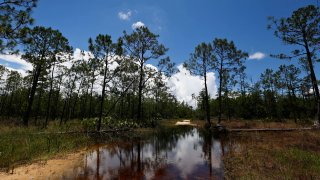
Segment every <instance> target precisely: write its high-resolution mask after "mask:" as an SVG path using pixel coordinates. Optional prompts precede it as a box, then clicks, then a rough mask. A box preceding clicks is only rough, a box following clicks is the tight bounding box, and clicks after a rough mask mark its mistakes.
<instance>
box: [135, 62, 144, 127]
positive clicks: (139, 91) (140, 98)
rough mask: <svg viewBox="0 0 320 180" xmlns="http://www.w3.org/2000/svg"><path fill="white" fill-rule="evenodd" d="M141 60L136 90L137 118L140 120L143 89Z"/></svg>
mask: <svg viewBox="0 0 320 180" xmlns="http://www.w3.org/2000/svg"><path fill="white" fill-rule="evenodd" d="M143 73H144V71H143V62H142V63H140V79H139V90H138V98H139V100H138V115H137V119H138V120H139V121H140V122H141V121H142V115H141V111H142V89H143V75H144V74H143Z"/></svg>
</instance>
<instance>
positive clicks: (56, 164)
mask: <svg viewBox="0 0 320 180" xmlns="http://www.w3.org/2000/svg"><path fill="white" fill-rule="evenodd" d="M84 153H85V151H80V152H76V153H73V154H69V155H66V156H64V157H63V158H56V159H51V160H47V161H46V162H37V163H33V164H30V165H25V166H20V167H17V168H15V169H14V171H13V174H9V173H4V172H1V173H0V179H1V180H15V179H17V180H20V179H28V180H30V179H61V178H62V173H65V172H68V170H70V171H72V170H73V169H74V167H76V166H77V165H79V164H80V163H82V161H83V158H82V157H83V155H84Z"/></svg>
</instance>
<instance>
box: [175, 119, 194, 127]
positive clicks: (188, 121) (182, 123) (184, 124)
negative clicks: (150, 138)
mask: <svg viewBox="0 0 320 180" xmlns="http://www.w3.org/2000/svg"><path fill="white" fill-rule="evenodd" d="M175 125H176V126H197V125H196V124H192V123H191V121H190V120H183V121H178V122H176V124H175Z"/></svg>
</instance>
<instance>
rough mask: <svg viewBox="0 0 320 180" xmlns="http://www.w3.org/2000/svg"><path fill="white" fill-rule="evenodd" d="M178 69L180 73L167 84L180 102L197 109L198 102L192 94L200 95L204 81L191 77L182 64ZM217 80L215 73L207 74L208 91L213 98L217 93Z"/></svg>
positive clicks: (197, 77) (198, 77)
mask: <svg viewBox="0 0 320 180" xmlns="http://www.w3.org/2000/svg"><path fill="white" fill-rule="evenodd" d="M178 69H179V71H180V72H178V73H176V74H174V75H173V76H172V77H171V78H170V79H169V80H168V82H167V84H168V86H169V87H170V89H171V91H172V94H173V95H175V96H176V98H177V100H178V101H180V102H183V101H184V102H186V103H187V104H188V105H190V106H192V107H194V108H195V107H196V103H197V102H196V100H194V99H192V94H194V95H195V96H198V95H199V93H200V91H201V90H202V89H203V88H204V80H203V79H202V78H201V77H200V76H193V75H191V74H190V72H189V71H188V70H187V69H185V68H184V67H183V65H182V64H181V65H179V66H178ZM215 79H216V78H215V74H214V73H213V72H210V73H208V74H207V80H208V81H207V85H208V91H209V94H210V96H211V97H215V96H216V92H217V86H216V83H215Z"/></svg>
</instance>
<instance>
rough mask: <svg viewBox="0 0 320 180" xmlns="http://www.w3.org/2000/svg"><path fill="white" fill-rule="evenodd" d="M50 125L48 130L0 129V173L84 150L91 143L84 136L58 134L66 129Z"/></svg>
mask: <svg viewBox="0 0 320 180" xmlns="http://www.w3.org/2000/svg"><path fill="white" fill-rule="evenodd" d="M66 128H67V127H66V126H64V127H62V128H58V127H55V125H52V126H50V127H49V128H48V129H46V130H43V129H38V128H37V127H29V128H25V127H5V126H2V127H1V128H0V170H2V171H3V170H9V169H10V168H12V167H14V166H16V165H19V164H24V163H28V162H31V161H33V160H42V159H48V158H50V157H53V156H54V155H57V154H60V153H66V152H70V151H72V150H76V149H79V148H81V147H85V146H87V145H89V144H92V139H91V138H90V137H89V136H87V135H86V134H57V133H52V132H60V131H64V130H66Z"/></svg>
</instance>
